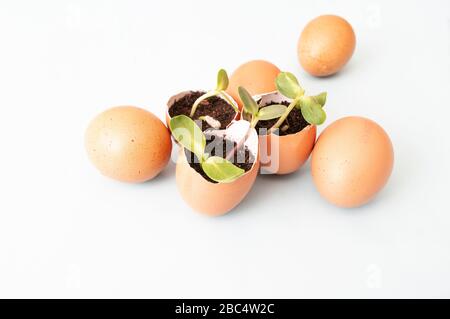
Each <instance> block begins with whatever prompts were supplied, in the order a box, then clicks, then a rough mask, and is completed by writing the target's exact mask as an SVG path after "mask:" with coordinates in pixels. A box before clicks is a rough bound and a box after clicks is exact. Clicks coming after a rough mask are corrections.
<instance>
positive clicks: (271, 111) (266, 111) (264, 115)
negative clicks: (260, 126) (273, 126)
mask: <svg viewBox="0 0 450 319" xmlns="http://www.w3.org/2000/svg"><path fill="white" fill-rule="evenodd" d="M286 109H287V107H286V106H284V105H281V104H274V105H269V106H266V107H263V108H261V109H260V110H259V112H258V120H260V121H267V120H272V119H276V118H279V117H280V116H282V115H283V114H284V113H285V112H286Z"/></svg>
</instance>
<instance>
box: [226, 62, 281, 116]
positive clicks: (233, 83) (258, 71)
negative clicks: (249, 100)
mask: <svg viewBox="0 0 450 319" xmlns="http://www.w3.org/2000/svg"><path fill="white" fill-rule="evenodd" d="M279 73H280V69H279V68H278V67H277V66H275V65H274V64H272V63H270V62H267V61H264V60H254V61H249V62H247V63H244V64H242V65H241V66H239V67H238V68H237V69H236V70H235V71H234V72H233V74H232V75H231V77H230V84H229V86H228V89H227V92H228V93H229V94H230V95H231V96H232V97H233V98H234V99H235V100H236V101H237V102H238V104H239V108H240V109H242V101H241V98H240V97H239V93H238V88H239V86H243V87H245V88H246V89H247V90H248V91H249V93H250V94H251V95H257V94H263V93H268V92H272V91H275V90H276V86H275V79H276V77H277V76H278V74H279Z"/></svg>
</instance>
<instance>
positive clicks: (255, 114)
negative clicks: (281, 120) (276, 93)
mask: <svg viewBox="0 0 450 319" xmlns="http://www.w3.org/2000/svg"><path fill="white" fill-rule="evenodd" d="M238 91H239V97H240V98H241V101H242V104H243V105H244V112H245V113H247V114H248V115H250V116H251V120H250V127H251V128H255V127H256V124H258V122H259V121H268V120H272V119H276V118H278V117H280V116H282V115H283V114H285V113H286V111H287V107H286V106H284V105H281V104H274V105H270V106H267V107H264V108H260V107H259V105H258V103H256V101H255V100H254V99H253V98H252V96H251V95H250V93H249V92H248V91H247V90H246V89H245V88H243V87H242V86H240V87H239V88H238Z"/></svg>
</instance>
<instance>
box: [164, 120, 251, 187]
mask: <svg viewBox="0 0 450 319" xmlns="http://www.w3.org/2000/svg"><path fill="white" fill-rule="evenodd" d="M170 130H171V131H172V135H173V137H174V138H175V140H176V141H177V142H178V143H180V144H181V145H182V146H183V147H184V148H186V149H188V150H189V151H191V152H192V153H194V154H195V156H197V158H198V160H199V162H200V165H201V166H202V169H203V171H204V172H205V174H206V175H208V177H209V178H211V179H212V180H213V181H216V182H218V183H230V182H232V181H234V180H236V179H237V178H239V177H240V176H241V175H243V174H244V173H245V171H244V170H243V169H241V168H239V167H237V166H236V165H234V164H233V163H231V162H230V161H228V160H226V159H224V158H222V157H219V156H211V157H209V156H208V154H206V153H205V148H206V137H205V135H204V134H203V132H202V130H201V129H200V127H198V125H197V124H196V123H195V122H194V121H193V120H192V119H191V118H189V117H187V116H185V115H178V116H175V117H173V118H172V119H171V120H170Z"/></svg>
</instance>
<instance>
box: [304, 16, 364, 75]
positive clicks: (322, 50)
mask: <svg viewBox="0 0 450 319" xmlns="http://www.w3.org/2000/svg"><path fill="white" fill-rule="evenodd" d="M355 45H356V37H355V33H354V31H353V28H352V26H351V25H350V23H348V22H347V21H346V20H345V19H343V18H341V17H338V16H335V15H323V16H320V17H317V18H315V19H314V20H312V21H311V22H309V23H308V24H307V25H306V27H305V28H304V29H303V32H302V34H301V35H300V38H299V40H298V45H297V54H298V60H299V62H300V64H301V66H302V67H303V68H304V69H305V70H306V71H307V72H308V73H310V74H311V75H314V76H319V77H321V76H329V75H332V74H334V73H336V72H338V71H339V70H340V69H342V67H344V65H345V64H347V62H348V61H349V60H350V58H351V57H352V55H353V52H354V50H355Z"/></svg>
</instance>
